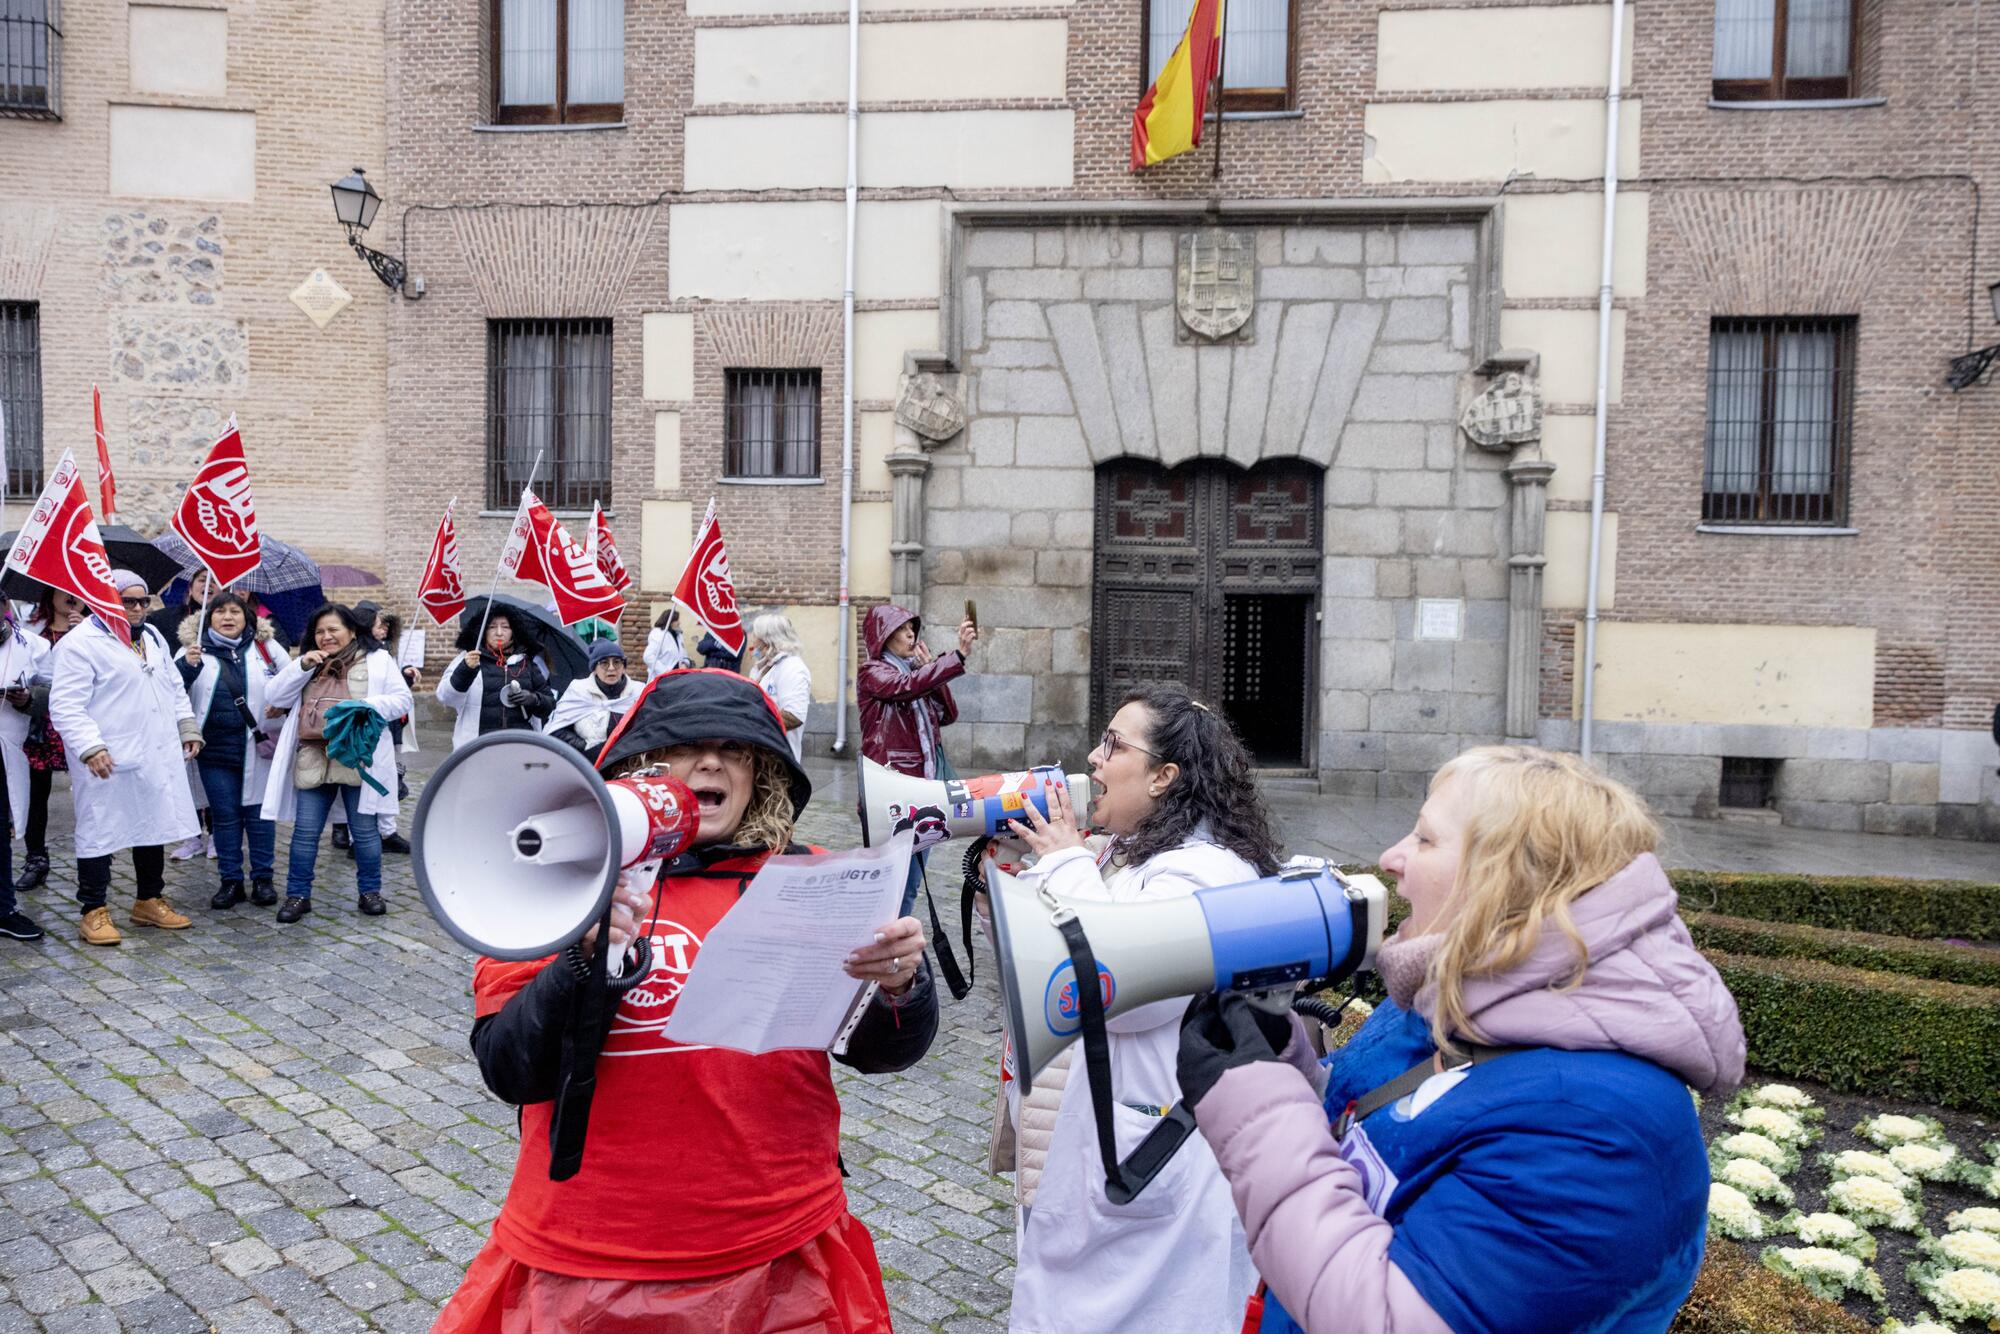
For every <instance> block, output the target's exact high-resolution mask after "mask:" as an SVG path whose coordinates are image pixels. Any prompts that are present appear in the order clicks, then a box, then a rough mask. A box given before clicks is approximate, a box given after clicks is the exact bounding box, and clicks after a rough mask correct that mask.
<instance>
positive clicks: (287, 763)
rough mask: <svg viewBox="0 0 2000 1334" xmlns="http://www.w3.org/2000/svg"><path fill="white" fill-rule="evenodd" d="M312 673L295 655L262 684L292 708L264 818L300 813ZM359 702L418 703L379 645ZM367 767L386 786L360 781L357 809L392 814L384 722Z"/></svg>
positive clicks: (402, 713)
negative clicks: (305, 710)
mask: <svg viewBox="0 0 2000 1334" xmlns="http://www.w3.org/2000/svg"><path fill="white" fill-rule="evenodd" d="M311 677H312V672H311V671H310V670H309V669H307V668H306V667H304V666H303V665H301V663H300V662H299V661H298V660H296V659H295V660H293V661H291V662H288V663H286V664H285V666H284V669H283V670H282V671H280V672H279V673H278V675H277V677H276V678H275V679H274V680H273V681H272V682H271V683H270V684H269V685H268V686H266V687H265V696H264V697H265V698H266V699H267V700H269V701H270V704H271V707H272V708H274V709H290V710H291V712H290V713H288V714H286V715H285V727H284V730H283V731H281V732H279V733H278V749H277V753H276V754H274V755H272V756H271V776H270V778H269V780H268V781H267V782H266V783H265V786H264V809H263V811H262V815H263V817H264V818H265V819H266V820H290V819H292V818H294V817H295V816H296V815H297V813H298V808H299V794H298V789H297V788H296V787H294V786H293V785H292V768H293V761H294V760H296V759H297V758H298V753H299V709H298V703H299V700H300V698H301V697H302V696H303V695H304V694H305V693H306V682H307V681H308V680H310V679H311ZM360 702H361V703H363V704H366V705H367V706H368V707H369V708H371V709H373V710H375V712H377V713H379V714H381V715H382V717H383V718H384V719H385V720H387V721H391V722H393V721H394V720H395V719H397V718H407V717H409V716H410V709H411V708H412V707H413V706H414V705H415V703H416V701H415V700H413V699H411V698H410V684H409V682H407V681H405V680H404V679H403V669H402V668H400V667H398V666H397V665H396V660H395V659H394V658H392V657H390V656H389V655H388V654H387V653H386V652H384V651H383V650H381V649H379V648H378V649H376V650H375V651H374V652H372V653H370V654H369V655H368V693H367V695H365V696H364V697H363V698H362V699H361V701H360ZM64 740H68V738H67V737H65V738H64ZM368 772H369V773H370V774H371V775H373V776H374V779H375V781H376V782H378V783H380V784H381V785H382V786H383V787H384V788H386V789H388V790H387V791H386V792H377V791H376V790H375V789H374V788H372V787H370V786H368V784H366V783H363V784H362V785H361V808H360V809H361V813H362V814H363V815H385V814H389V813H392V812H393V811H395V809H396V742H395V739H394V738H393V737H391V736H390V735H389V729H388V728H386V727H384V728H383V729H382V739H381V740H379V741H377V742H376V743H375V758H374V759H373V760H372V761H371V762H370V763H369V765H368Z"/></svg>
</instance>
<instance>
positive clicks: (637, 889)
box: [433, 669, 937, 1334]
mask: <svg viewBox="0 0 2000 1334" xmlns="http://www.w3.org/2000/svg"><path fill="white" fill-rule="evenodd" d="M655 765H658V766H662V767H664V768H665V769H666V770H667V771H668V772H670V773H671V774H672V776H673V777H674V778H676V779H678V780H680V781H681V782H682V783H684V784H686V785H687V787H688V789H689V790H690V791H691V792H692V793H693V794H694V797H695V799H696V801H697V803H698V806H699V810H700V816H701V823H700V826H699V828H698V830H697V831H696V833H695V835H694V840H693V846H692V847H691V848H690V849H689V850H688V851H686V852H683V853H682V854H680V855H679V856H676V857H674V858H673V859H672V860H670V861H668V862H667V863H666V864H665V865H664V866H663V867H662V868H661V870H660V874H659V877H658V879H657V881H656V882H655V884H653V885H645V886H641V885H635V884H630V883H624V884H621V885H620V887H619V889H618V890H617V893H616V897H615V898H614V900H613V906H612V911H611V941H610V946H611V957H612V959H613V960H614V961H615V962H614V966H615V967H622V968H624V969H630V968H631V967H632V965H631V963H630V962H629V961H626V960H627V955H626V946H627V944H628V943H629V942H630V941H631V940H632V939H634V938H635V937H636V936H638V935H641V934H643V935H644V936H645V937H646V938H647V939H648V940H649V942H650V945H651V971H649V972H648V973H647V974H646V975H645V976H644V977H641V978H638V979H637V980H636V982H634V981H632V980H631V979H629V978H619V979H616V982H617V985H618V986H620V987H623V988H624V990H623V991H622V993H621V994H620V996H619V999H618V1001H617V1003H616V1004H615V1005H614V1006H611V1007H609V1008H610V1010H611V1014H610V1017H609V1019H608V1021H607V1023H608V1027H607V1029H606V1030H605V1032H604V1034H603V1042H602V1049H601V1050H602V1053H603V1055H602V1057H601V1058H600V1059H599V1060H598V1062H597V1064H596V1090H595V1097H594V1101H593V1105H592V1111H591V1114H590V1123H589V1141H588V1148H587V1150H586V1151H585V1152H584V1154H583V1157H582V1162H581V1165H580V1167H579V1168H578V1169H577V1171H576V1173H575V1175H574V1176H571V1177H569V1178H568V1179H567V1180H563V1181H559V1182H558V1181H551V1180H550V1179H549V1169H550V1148H549V1128H550V1121H551V1117H552V1114H553V1111H554V1100H555V1099H556V1097H557V1094H558V1092H559V1083H560V1071H561V1068H562V1062H563V1048H564V1040H565V1034H566V1032H567V1031H568V1029H569V1018H570V1016H571V1014H572V1012H573V1010H574V1009H575V1007H576V1004H577V1002H578V1000H579V999H587V998H586V997H583V996H582V993H581V992H580V990H579V989H580V988H581V987H583V986H586V985H592V986H594V985H601V983H600V982H599V979H598V978H597V976H596V975H595V973H594V970H593V969H592V968H591V967H590V966H589V961H590V960H591V958H592V957H593V956H592V954H591V951H592V950H593V949H594V947H595V943H596V932H597V928H596V927H592V928H591V930H590V932H589V933H588V934H587V935H585V936H584V938H583V939H582V940H580V941H579V942H578V943H577V944H576V945H573V946H570V947H569V948H568V949H567V950H566V951H565V952H564V953H563V954H562V955H561V956H557V957H552V958H544V959H533V960H529V961H526V962H521V963H508V962H502V961H500V960H496V959H490V958H486V959H481V960H480V961H479V962H478V964H477V965H476V966H475V969H474V972H473V1004H474V1012H475V1014H476V1016H477V1018H476V1019H475V1021H474V1024H473V1030H472V1047H473V1053H474V1055H475V1056H476V1057H477V1059H478V1061H479V1069H480V1073H481V1074H482V1075H483V1076H484V1078H485V1080H486V1085H487V1087H488V1088H489V1089H491V1090H492V1091H493V1092H494V1093H495V1094H497V1095H498V1096H499V1097H501V1098H503V1099H505V1100H506V1101H508V1102H511V1103H515V1104H517V1105H518V1106H520V1108H521V1150H520V1157H519V1158H518V1159H517V1160H516V1164H515V1169H514V1181H513V1185H512V1187H511V1188H510V1189H509V1191H508V1193H507V1201H506V1204H505V1205H504V1206H503V1207H502V1208H501V1211H500V1216H499V1217H498V1218H497V1219H496V1220H494V1223H493V1234H492V1240H491V1241H490V1242H488V1244H487V1246H486V1248H485V1249H484V1250H482V1251H481V1252H480V1253H479V1255H478V1256H477V1257H476V1258H475V1259H474V1260H473V1262H472V1265H471V1267H470V1268H469V1269H468V1270H467V1271H466V1275H465V1279H464V1281H463V1282H462V1283H461V1284H460V1286H459V1289H458V1292H457V1294H456V1295H455V1296H454V1297H453V1298H452V1300H451V1302H450V1303H449V1304H448V1305H446V1307H445V1309H444V1313H443V1314H442V1315H441V1316H440V1317H439V1319H438V1323H437V1325H436V1327H435V1330H434V1332H433V1334H474V1332H476V1334H499V1332H500V1331H503V1330H522V1329H531V1328H532V1329H584V1328H588V1329H591V1330H593V1331H604V1332H605V1334H617V1332H618V1331H638V1330H658V1329H686V1330H703V1331H707V1330H724V1329H726V1330H729V1331H742V1332H743V1334H753V1332H755V1331H765V1330H770V1331H779V1330H806V1329H811V1330H826V1331H844V1332H848V1334H858V1332H860V1331H868V1334H888V1331H889V1328H890V1323H889V1304H888V1298H887V1296H886V1294H885V1292H884V1290H883V1287H882V1272H881V1267H880V1265H879V1264H878V1263H877V1261H876V1258H875V1247H874V1242H873V1241H872V1240H871V1239H870V1237H869V1235H868V1230H867V1228H866V1227H864V1226H863V1225H862V1224H861V1223H860V1221H859V1220H857V1219H856V1218H855V1217H854V1216H853V1215H852V1214H851V1213H849V1212H848V1208H847V1195H846V1191H845V1190H844V1188H843V1187H842V1184H841V1165H840V1103H839V1101H838V1099H837V1098H836V1097H835V1094H834V1088H833V1077H832V1072H831V1069H830V1067H829V1065H828V1061H827V1054H826V1053H825V1052H821V1051H796V1050H794V1051H774V1052H770V1053H767V1054H765V1055H762V1056H752V1055H748V1054H745V1053H742V1052H736V1051H729V1050H724V1049H721V1048H711V1047H686V1046H682V1045H680V1044H678V1043H675V1042H673V1041H671V1040H669V1039H668V1038H667V1037H666V1036H665V1028H666V1024H667V1021H668V1019H669V1018H671V1017H672V1014H673V1010H674V1003H675V1001H676V999H677V998H678V997H679V995H680V991H681V987H682V985H683V983H684V982H685V980H686V978H687V975H688V972H689V971H690V970H691V969H692V967H693V965H694V960H695V956H696V955H697V954H698V953H699V952H700V950H701V946H702V941H703V939H704V938H706V937H707V936H708V935H709V933H710V932H711V931H712V930H713V929H714V928H715V926H716V924H717V923H718V922H720V921H721V920H722V919H723V917H724V916H725V915H726V914H727V913H728V912H729V910H730V909H731V907H733V906H734V905H735V903H736V901H737V898H738V896H739V895H740V894H741V893H742V892H743V890H744V888H745V887H746V886H747V885H748V884H749V882H750V880H751V878H752V877H754V876H755V875H756V874H757V872H758V870H759V869H761V868H762V867H763V865H764V863H765V862H766V861H767V860H768V859H769V858H770V857H771V855H772V854H773V853H776V852H783V851H806V849H803V848H798V847H795V846H793V845H792V843H791V839H792V830H793V826H794V823H795V821H796V820H797V818H798V814H799V812H800V811H801V810H802V809H803V808H804V807H805V804H806V801H807V800H808V798H810V796H811V795H812V782H811V780H810V779H809V778H807V776H806V772H805V770H804V769H803V768H801V767H800V765H799V763H798V761H797V760H795V759H794V758H793V756H792V750H791V746H790V745H789V744H787V742H786V740H785V731H784V726H783V724H782V722H781V721H780V719H779V715H778V709H777V706H776V705H775V704H774V703H773V702H772V700H771V698H770V697H769V696H768V695H766V694H765V693H764V692H763V691H762V690H760V689H758V688H757V686H756V685H754V684H753V683H751V682H750V681H748V680H746V679H745V678H743V677H741V676H738V675H736V674H735V673H733V672H725V671H720V670H709V669H703V670H699V671H690V670H683V671H674V672H669V673H667V674H665V675H663V676H658V677H655V678H654V679H653V680H652V682H650V683H649V684H648V685H647V687H646V689H645V692H644V693H643V694H641V695H640V697H639V700H638V702H637V703H636V704H634V705H633V706H632V709H631V711H630V712H629V713H627V714H626V715H625V717H624V719H623V720H622V721H621V722H620V723H619V725H618V727H617V729H616V730H615V731H614V732H613V733H612V734H611V737H610V738H609V740H608V741H607V742H606V745H605V749H604V751H603V753H602V754H601V755H600V756H599V758H598V763H597V768H598V770H599V772H600V773H602V774H603V775H604V776H605V777H607V778H615V777H618V776H620V775H623V774H627V773H631V772H634V771H636V770H639V769H643V768H647V767H650V766H655ZM876 941H877V943H876V944H873V945H869V946H865V947H863V948H862V949H859V950H856V951H855V952H854V953H853V954H852V955H850V956H849V961H848V963H847V972H848V975H849V976H851V977H855V978H859V979H863V980H866V981H871V982H874V983H876V984H877V985H878V988H879V989H878V990H877V991H876V993H875V995H874V998H873V999H872V1000H871V1001H870V1003H869V1004H868V1006H867V1007H866V1009H865V1010H864V1011H863V1012H862V1016H861V1018H860V1020H859V1022H858V1023H857V1024H856V1026H855V1028H854V1030H853V1032H852V1035H851V1036H850V1037H849V1040H848V1045H847V1050H846V1052H845V1054H843V1055H841V1056H840V1057H838V1058H837V1059H839V1060H840V1061H841V1062H842V1063H843V1064H846V1065H848V1066H850V1067H852V1068H854V1069H856V1070H859V1071H861V1072H863V1073H886V1072H890V1071H895V1070H903V1069H907V1068H908V1067H909V1066H912V1065H914V1064H916V1062H917V1061H918V1060H919V1059H921V1058H922V1056H923V1054H924V1052H925V1051H926V1050H928V1049H929V1047H930V1043H931V1039H932V1038H933V1037H934V1036H935V1035H936V1033H937V994H936V992H935V990H934V989H933V987H932V984H931V979H930V970H929V969H928V968H927V967H926V966H925V964H924V958H923V953H924V935H923V929H922V928H921V927H920V926H919V925H918V924H917V921H916V919H915V918H911V917H904V918H900V919H898V920H896V921H894V922H889V923H885V924H884V925H883V926H881V927H880V928H878V931H877V934H876ZM619 961H622V962H619Z"/></svg>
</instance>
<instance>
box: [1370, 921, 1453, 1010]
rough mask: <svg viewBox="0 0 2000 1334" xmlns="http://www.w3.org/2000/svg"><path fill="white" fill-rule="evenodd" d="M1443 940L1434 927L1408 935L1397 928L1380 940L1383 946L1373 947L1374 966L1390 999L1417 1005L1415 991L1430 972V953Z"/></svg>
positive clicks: (1419, 988) (1420, 986) (1410, 1005)
mask: <svg viewBox="0 0 2000 1334" xmlns="http://www.w3.org/2000/svg"><path fill="white" fill-rule="evenodd" d="M1442 944H1444V936H1443V935H1442V934H1440V933H1438V932H1436V931H1431V932H1428V933H1426V934H1424V935H1421V936H1411V937H1408V938H1405V937H1404V936H1403V934H1402V932H1400V931H1399V932H1397V933H1396V934H1395V935H1393V936H1391V937H1389V939H1387V940H1385V941H1383V942H1382V948H1380V949H1379V950H1377V951H1375V970H1376V972H1378V973H1379V974H1381V977H1382V985H1383V986H1384V987H1385V988H1386V989H1387V990H1388V992H1389V999H1390V1000H1393V1001H1395V1002H1396V1004H1398V1005H1400V1006H1402V1007H1403V1008H1404V1009H1405V1010H1410V1009H1414V1008H1415V1007H1416V1000H1417V993H1418V992H1419V991H1421V990H1423V985H1424V981H1425V979H1426V978H1427V977H1428V976H1429V974H1430V967H1431V957H1432V956H1433V955H1435V954H1436V953H1437V951H1438V946H1440V945H1442Z"/></svg>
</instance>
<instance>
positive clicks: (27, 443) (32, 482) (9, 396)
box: [0, 301, 42, 500]
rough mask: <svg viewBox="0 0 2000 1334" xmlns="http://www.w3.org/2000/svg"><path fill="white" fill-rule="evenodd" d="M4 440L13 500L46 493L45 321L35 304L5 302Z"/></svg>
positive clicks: (1, 342)
mask: <svg viewBox="0 0 2000 1334" xmlns="http://www.w3.org/2000/svg"><path fill="white" fill-rule="evenodd" d="M0 441H5V442H6V455H7V457H6V463H7V483H6V486H7V499H9V500H33V499H34V498H35V497H36V496H38V495H40V494H41V493H42V320H41V309H40V307H38V306H36V305H35V303H34V302H32V301H0Z"/></svg>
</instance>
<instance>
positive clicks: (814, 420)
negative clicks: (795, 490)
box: [722, 370, 819, 480]
mask: <svg viewBox="0 0 2000 1334" xmlns="http://www.w3.org/2000/svg"><path fill="white" fill-rule="evenodd" d="M722 475H723V476H724V477H734V478H778V479H786V480H792V479H801V478H817V477H818V476H819V372H818V371H816V370H797V371H725V372H724V373H723V437H722Z"/></svg>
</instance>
